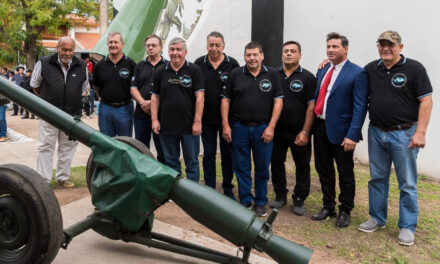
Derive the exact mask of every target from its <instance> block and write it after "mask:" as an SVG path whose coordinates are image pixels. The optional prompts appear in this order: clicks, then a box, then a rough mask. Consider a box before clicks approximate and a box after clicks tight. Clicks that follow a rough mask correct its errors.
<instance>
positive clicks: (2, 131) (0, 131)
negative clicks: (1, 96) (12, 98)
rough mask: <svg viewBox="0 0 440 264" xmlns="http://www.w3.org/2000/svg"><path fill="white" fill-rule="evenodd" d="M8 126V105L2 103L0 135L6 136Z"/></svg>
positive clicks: (0, 106)
mask: <svg viewBox="0 0 440 264" xmlns="http://www.w3.org/2000/svg"><path fill="white" fill-rule="evenodd" d="M7 130H8V126H7V125H6V105H0V137H6V132H7Z"/></svg>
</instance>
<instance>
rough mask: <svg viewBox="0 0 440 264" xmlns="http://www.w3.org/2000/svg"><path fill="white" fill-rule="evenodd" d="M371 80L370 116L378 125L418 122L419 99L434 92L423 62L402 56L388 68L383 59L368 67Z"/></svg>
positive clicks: (369, 90) (369, 91) (366, 67)
mask: <svg viewBox="0 0 440 264" xmlns="http://www.w3.org/2000/svg"><path fill="white" fill-rule="evenodd" d="M365 69H366V70H367V73H368V79H369V89H368V93H369V116H370V121H371V123H372V124H373V125H376V126H394V125H400V124H405V123H410V122H416V121H417V120H418V114H419V105H420V102H419V99H420V98H422V97H424V96H426V95H429V94H431V93H432V86H431V82H430V80H429V77H428V74H427V73H426V70H425V67H423V65H422V64H421V63H420V62H418V61H416V60H412V59H408V58H406V57H404V56H403V55H401V59H400V61H399V62H398V63H397V64H396V65H394V66H393V67H391V69H389V70H388V69H387V68H386V67H385V66H384V65H383V62H382V60H376V61H373V62H371V63H369V64H368V65H367V66H365Z"/></svg>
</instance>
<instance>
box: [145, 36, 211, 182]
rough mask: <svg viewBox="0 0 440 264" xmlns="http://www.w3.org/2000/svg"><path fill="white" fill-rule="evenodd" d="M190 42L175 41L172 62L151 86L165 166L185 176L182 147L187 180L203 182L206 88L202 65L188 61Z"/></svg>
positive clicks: (171, 47)
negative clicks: (201, 154)
mask: <svg viewBox="0 0 440 264" xmlns="http://www.w3.org/2000/svg"><path fill="white" fill-rule="evenodd" d="M186 54H187V49H186V42H185V40H184V39H182V38H173V39H172V40H170V42H169V44H168V55H169V56H170V61H169V62H167V63H165V64H164V65H162V66H160V67H159V68H158V69H157V70H156V73H155V74H154V77H153V82H152V87H151V123H152V129H153V132H154V133H156V134H159V135H160V142H161V145H162V151H163V155H164V158H165V164H166V165H168V166H169V167H171V168H173V169H175V170H176V171H178V172H180V173H181V165H180V160H179V157H180V146H182V152H183V159H184V161H185V166H186V177H187V178H188V179H190V180H193V181H195V182H199V178H200V168H199V159H198V157H199V151H200V134H201V133H202V114H203V104H204V100H205V96H204V94H205V92H204V91H205V87H204V82H203V76H202V72H201V70H200V68H199V66H197V65H195V64H193V63H190V62H188V61H187V60H186V59H185V58H186Z"/></svg>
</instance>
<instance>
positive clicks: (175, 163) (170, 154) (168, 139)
mask: <svg viewBox="0 0 440 264" xmlns="http://www.w3.org/2000/svg"><path fill="white" fill-rule="evenodd" d="M160 143H161V145H162V151H163V156H164V158H165V164H166V165H167V166H169V167H171V168H173V169H174V170H176V171H178V172H179V173H180V174H182V168H181V165H180V160H179V157H180V144H182V152H183V160H184V161H185V166H186V169H185V172H186V177H187V178H188V179H190V180H193V181H195V182H199V179H200V168H199V152H200V137H199V136H193V135H192V134H183V135H163V134H161V135H160Z"/></svg>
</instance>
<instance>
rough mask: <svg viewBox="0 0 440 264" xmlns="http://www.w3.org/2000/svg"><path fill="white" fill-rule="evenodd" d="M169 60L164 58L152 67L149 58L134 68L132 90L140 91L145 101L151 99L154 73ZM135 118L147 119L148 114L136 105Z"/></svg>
mask: <svg viewBox="0 0 440 264" xmlns="http://www.w3.org/2000/svg"><path fill="white" fill-rule="evenodd" d="M166 62H167V60H165V59H164V58H162V59H161V60H160V61H159V62H158V63H157V64H156V65H154V66H153V65H152V64H151V63H150V62H149V61H148V58H146V59H145V60H142V61H141V62H139V63H138V64H137V65H136V67H135V68H134V73H133V77H132V78H131V88H136V89H138V90H139V92H140V94H141V96H142V98H144V99H145V100H150V99H151V82H152V81H153V76H154V72H155V71H156V69H158V68H159V67H160V66H161V65H163V64H164V63H166ZM134 117H139V118H140V117H147V114H146V113H145V112H144V111H143V110H142V109H141V106H140V105H138V104H136V109H135V111H134Z"/></svg>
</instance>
